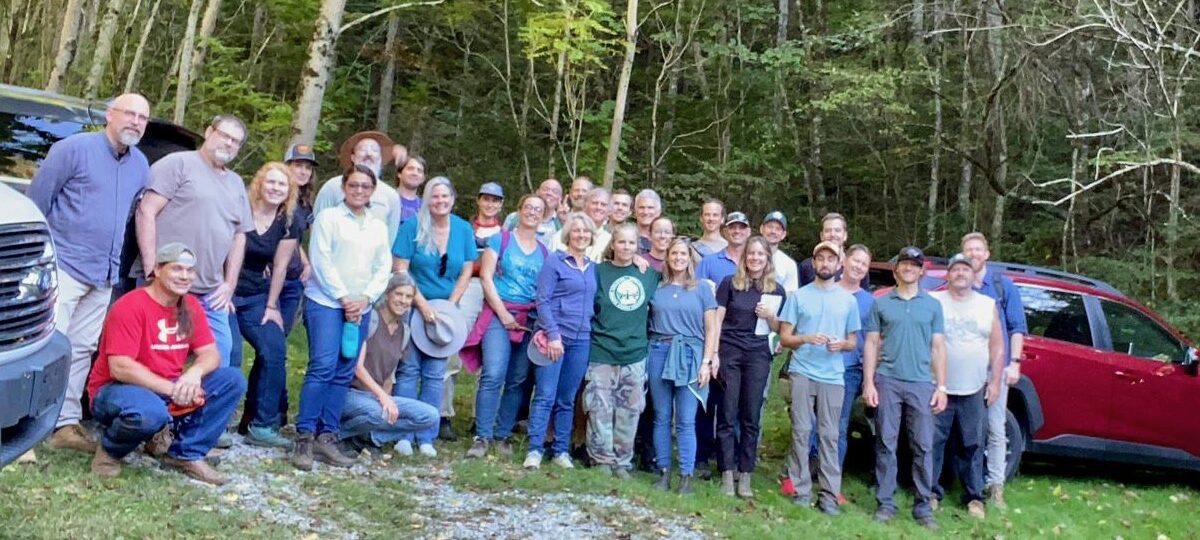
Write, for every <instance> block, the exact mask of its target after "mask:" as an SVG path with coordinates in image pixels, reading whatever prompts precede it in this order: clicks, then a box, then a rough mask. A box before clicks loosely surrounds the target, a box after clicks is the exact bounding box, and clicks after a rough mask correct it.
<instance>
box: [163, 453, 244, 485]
mask: <svg viewBox="0 0 1200 540" xmlns="http://www.w3.org/2000/svg"><path fill="white" fill-rule="evenodd" d="M162 462H163V465H166V466H167V467H170V468H172V469H175V470H177V471H179V472H181V473H183V474H185V475H187V477H188V478H191V479H193V480H199V481H201V482H204V483H205V484H211V485H214V486H223V485H225V484H226V483H228V482H229V479H228V478H226V477H225V475H223V474H221V473H219V472H217V470H216V469H214V468H212V467H211V466H209V464H208V463H207V462H205V461H204V460H203V459H197V460H195V461H188V460H183V459H177V458H173V457H171V456H164V457H163V458H162Z"/></svg>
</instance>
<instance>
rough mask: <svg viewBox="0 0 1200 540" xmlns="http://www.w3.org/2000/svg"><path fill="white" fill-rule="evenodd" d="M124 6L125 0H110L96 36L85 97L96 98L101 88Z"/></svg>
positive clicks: (85, 87)
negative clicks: (101, 81) (118, 20)
mask: <svg viewBox="0 0 1200 540" xmlns="http://www.w3.org/2000/svg"><path fill="white" fill-rule="evenodd" d="M124 6H125V0H109V2H108V9H107V10H105V12H104V20H103V22H101V23H100V33H99V35H98V36H97V37H96V50H95V52H94V53H93V54H92V66H91V68H90V69H88V77H87V81H86V82H85V83H84V85H83V97H85V98H88V99H91V98H95V97H96V92H97V90H98V89H99V88H100V79H102V78H103V77H104V71H105V70H106V69H107V68H108V62H109V59H110V57H111V56H112V44H113V34H114V33H116V30H117V19H118V18H120V17H121V8H122V7H124Z"/></svg>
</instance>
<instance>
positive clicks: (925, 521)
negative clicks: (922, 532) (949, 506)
mask: <svg viewBox="0 0 1200 540" xmlns="http://www.w3.org/2000/svg"><path fill="white" fill-rule="evenodd" d="M917 525H920V526H922V527H925V528H926V529H929V530H930V531H933V532H937V531H939V530H941V528H942V526H941V525H938V522H937V520H936V519H933V516H929V517H923V518H917Z"/></svg>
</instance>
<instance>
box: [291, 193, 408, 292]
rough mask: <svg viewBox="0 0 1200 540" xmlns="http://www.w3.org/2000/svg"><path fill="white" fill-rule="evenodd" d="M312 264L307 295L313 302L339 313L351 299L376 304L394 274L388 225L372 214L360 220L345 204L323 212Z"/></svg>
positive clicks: (317, 224)
mask: <svg viewBox="0 0 1200 540" xmlns="http://www.w3.org/2000/svg"><path fill="white" fill-rule="evenodd" d="M308 260H309V262H310V263H311V264H312V278H311V279H309V280H308V283H307V284H306V285H305V287H304V295H305V296H307V297H308V298H309V299H310V300H312V301H314V302H316V303H318V304H321V305H323V306H326V307H331V308H337V309H340V308H341V307H342V303H341V301H340V299H341V298H343V297H345V296H348V295H361V296H365V297H366V298H367V299H368V300H370V301H371V302H374V301H375V300H377V299H378V298H379V296H380V295H382V294H383V290H384V288H386V287H387V282H388V279H389V278H390V277H391V273H392V254H391V250H390V244H388V231H387V225H384V223H383V221H382V220H380V219H379V218H378V217H375V215H373V214H371V213H370V212H364V213H363V215H362V216H356V215H354V212H352V211H350V209H349V208H347V207H346V205H345V204H338V205H337V206H335V207H333V208H327V209H325V210H322V211H321V212H319V213H318V214H317V219H316V222H314V223H313V228H312V238H311V240H310V242H309V246H308Z"/></svg>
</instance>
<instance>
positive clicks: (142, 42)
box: [124, 0, 162, 93]
mask: <svg viewBox="0 0 1200 540" xmlns="http://www.w3.org/2000/svg"><path fill="white" fill-rule="evenodd" d="M160 5H162V0H154V5H153V6H151V7H150V16H149V17H147V18H146V24H145V26H143V27H142V36H141V37H140V38H138V44H137V49H136V50H134V51H133V60H132V61H131V62H130V63H129V73H128V74H126V76H125V88H124V92H125V93H129V92H132V91H133V89H134V85H135V84H136V83H137V76H138V71H139V70H141V69H142V56H143V55H144V54H145V53H146V42H147V41H149V40H150V32H151V31H152V30H153V29H154V19H155V17H157V16H158V7H159V6H160Z"/></svg>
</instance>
